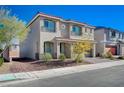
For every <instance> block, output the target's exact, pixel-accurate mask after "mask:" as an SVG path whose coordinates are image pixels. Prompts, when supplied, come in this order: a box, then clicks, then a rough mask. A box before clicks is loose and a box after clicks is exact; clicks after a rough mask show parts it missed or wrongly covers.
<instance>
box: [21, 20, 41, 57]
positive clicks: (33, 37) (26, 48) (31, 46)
mask: <svg viewBox="0 0 124 93" xmlns="http://www.w3.org/2000/svg"><path fill="white" fill-rule="evenodd" d="M39 22H40V21H39V18H38V19H37V20H35V21H34V22H33V23H32V24H31V25H30V29H31V32H29V34H28V37H27V39H26V40H25V41H24V42H23V43H22V44H21V46H20V50H21V53H20V56H21V57H28V58H33V59H35V54H36V53H37V52H38V49H37V45H38V46H39V41H40V38H39V37H40V32H39V31H40V24H39Z"/></svg>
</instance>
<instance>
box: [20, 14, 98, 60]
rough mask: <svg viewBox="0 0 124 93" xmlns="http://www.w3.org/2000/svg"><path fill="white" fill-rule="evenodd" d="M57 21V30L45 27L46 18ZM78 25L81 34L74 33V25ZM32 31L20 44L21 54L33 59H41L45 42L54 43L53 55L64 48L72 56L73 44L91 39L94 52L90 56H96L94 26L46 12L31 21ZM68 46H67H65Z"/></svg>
mask: <svg viewBox="0 0 124 93" xmlns="http://www.w3.org/2000/svg"><path fill="white" fill-rule="evenodd" d="M46 19H47V20H50V21H54V22H55V32H50V31H47V29H46V28H45V27H44V20H46ZM73 25H76V26H79V27H80V28H81V34H80V35H78V36H77V35H72V26H73ZM28 27H30V29H31V31H30V32H29V34H28V37H27V39H26V40H25V41H24V42H22V43H21V44H20V56H21V57H28V58H32V59H39V58H40V55H41V54H43V53H44V48H45V46H44V43H45V42H50V43H52V45H53V47H52V56H53V58H58V57H59V55H60V53H61V50H62V48H63V53H64V54H65V55H66V56H67V57H68V58H71V57H72V55H73V51H72V48H73V46H72V44H73V42H76V41H77V40H81V39H84V40H91V41H92V42H93V48H92V52H91V53H90V56H92V57H95V55H96V54H95V51H96V50H95V42H94V28H95V27H93V26H90V25H87V24H84V23H80V22H75V21H70V20H63V19H61V18H59V17H54V16H50V15H46V14H41V13H38V14H37V15H36V16H35V17H34V19H32V21H31V22H30V23H29V25H28ZM65 46H66V47H65Z"/></svg>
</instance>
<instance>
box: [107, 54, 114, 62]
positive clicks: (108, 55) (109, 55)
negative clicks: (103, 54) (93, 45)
mask: <svg viewBox="0 0 124 93" xmlns="http://www.w3.org/2000/svg"><path fill="white" fill-rule="evenodd" d="M107 58H110V59H111V60H113V59H114V57H113V55H112V53H111V52H107Z"/></svg>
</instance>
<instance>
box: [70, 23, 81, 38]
mask: <svg viewBox="0 0 124 93" xmlns="http://www.w3.org/2000/svg"><path fill="white" fill-rule="evenodd" d="M73 27H78V28H79V29H80V34H76V33H75V32H74V30H73ZM71 35H73V36H82V27H81V26H78V25H72V30H71Z"/></svg>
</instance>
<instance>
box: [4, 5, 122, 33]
mask: <svg viewBox="0 0 124 93" xmlns="http://www.w3.org/2000/svg"><path fill="white" fill-rule="evenodd" d="M4 7H7V8H8V9H11V11H12V14H14V15H16V16H18V17H19V18H20V19H21V20H23V21H25V22H27V23H28V22H29V21H30V20H31V19H32V18H33V17H34V16H35V15H36V13H37V12H43V13H46V14H49V15H53V16H59V17H62V18H63V19H72V20H75V21H79V22H85V23H88V24H90V25H93V26H106V27H111V28H114V29H118V30H120V31H123V32H124V6H117V5H116V6H112V5H108V6H105V5H104V6H102V5H99V6H98V5H26V6H24V5H16V6H14V5H11V6H4Z"/></svg>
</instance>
